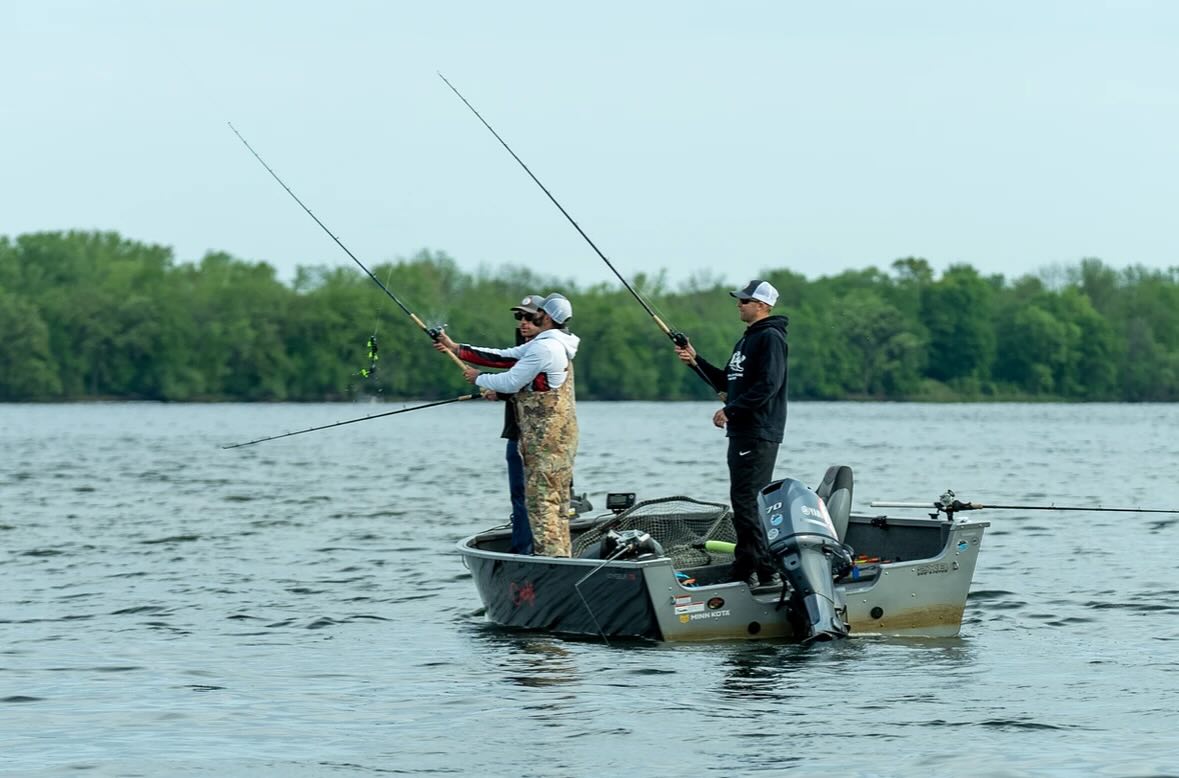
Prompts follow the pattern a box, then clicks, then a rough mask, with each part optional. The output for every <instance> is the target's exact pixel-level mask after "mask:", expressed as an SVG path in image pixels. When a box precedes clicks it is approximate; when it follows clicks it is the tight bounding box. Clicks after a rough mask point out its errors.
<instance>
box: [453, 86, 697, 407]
mask: <svg viewBox="0 0 1179 778" xmlns="http://www.w3.org/2000/svg"><path fill="white" fill-rule="evenodd" d="M438 77H439V78H441V79H442V80H443V82H445V84H446V85H447V86H448V87H450V91H452V92H454V93H455V94H456V95H457V96H458V99H460V100H462V101H463V103H464V104H465V105H466V106H467V107H468V108H470V109H471V113H473V114H475V116H476V117H477V118H478V119H479V121H480V122H482V123H483V126H484V127H486V128H487V129H488V130H489V131H490V132H491V134H492V135H494V136H495V139H496V140H497V141H499V143H500V145H501V146H503V147H504V148H505V149H507V152H508V153H509V154H511V155H512V158H513V159H514V160H516V161H517V162H519V163H520V167H522V168H524V172H525V173H527V174H528V176H529V177H530V178H531V179H532V180H533V181H535V182H536V185H537V186H539V187H540V189H541V191H542V192H544V193H545V194H546V195H548V198H549V199H550V200H552V201H553V205H555V206H557V210H559V211H560V212H561V215H563V216H564V217H565V218H566V219H568V220H569V223H570V224H572V225H573V229H575V230H577V233H578V234H579V235H581V237H583V238H585V242H586V243H588V244H589V245H590V248H592V249H593V250H594V252H595V253H596V254H597V255H598V256H599V257H601V258H602V261H603V262H605V263H606V267H608V268H610V270H611V271H612V272H613V273H614V275H615V276H616V277H617V278H618V280H619V281H621V282H622V285H623V286H624V287H626V291H628V292H630V293H631V295H632V296H633V297H634V298H635V300H636V301H637V302H638V304H639V305H641V306H643V310H645V311H646V312H647V315H649V316H650V317H651V318H652V319H654V320H655V324H656V325H658V327H659V329H661V330H663V334H664V335H666V336H667V337H669V338H670V339H671V342H672V343H674V344H676V345H677V346H679V347H680V348H684V347H686V346H687V345H688V336H687V335H685V334H684V333H682V332H677V331H673V330H672V329H671V328H670V327H668V326H667V325H666V324H664V323H663V319H661V318H659V315H658V314H657V313H655V311H654V310H653V309H652V308H651V306H650V305H648V304H647V301H646V300H644V299H643V298H642V297H641V296H640V295H639V293H638V292H637V291H635V289H634V287H632V286H631V285H630V284H629V283H627V281H626V279H625V278H623V277H622V274H621V273H619V272H618V269H617V268H615V267H614V264H613V263H612V262H611V261H610V260H609V259H607V258H606V255H605V254H603V253H602V250H601V249H599V248H598V246H597V244H595V243H594V242H593V241H592V240H591V239H590V236H589V235H586V234H585V230H583V229H582V228H581V226H580V225H579V224H578V223H577V222H576V221H574V220H573V217H572V216H570V215H569V212H568V211H566V210H565V208H564V207H563V206H562V205H561V204H560V203H559V202H557V198H555V197H553V193H552V192H550V191H549V190H548V187H546V186H545V185H544V184H542V183H541V182H540V179H539V178H537V177H536V175H535V174H534V173H533V172H532V171H531V170H530V169H529V168H528V165H526V164H524V160H522V159H520V157H519V155H517V154H516V152H514V151H512V147H511V146H509V145H508V143H507V141H505V140H504V139H503V138H501V137H500V134H499V133H498V132H496V131H495V128H494V127H492V126H491V125H490V124H488V123H487V120H486V119H484V118H483V115H482V114H480V113H479V112H478V111H477V110H475V106H473V105H471V103H470V101H469V100H467V98H465V97H463V93H462V92H460V91H459V90H458V89H456V88H455V86H454V84H452V83H450V81H449V80H447V78H446V76H444V75H442V73H438ZM689 364H690V365H691V366H692V369H693V370H695V371H696V373H697V374H698V375H699V376H700V377H701V378H703V379H704V383H706V384H708V385H709V386H712V381H710V380H709V379H708V376H707V375H706V374H705V373H704V371H703V370H701V369H700V366H699V365H697V364H696V360H695V359H693V360H692V361H691V362H690V363H689ZM713 388H714V389H715V388H716V387H713Z"/></svg>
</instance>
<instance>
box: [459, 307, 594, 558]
mask: <svg viewBox="0 0 1179 778" xmlns="http://www.w3.org/2000/svg"><path fill="white" fill-rule="evenodd" d="M572 317H573V306H572V305H571V304H570V303H569V301H568V300H567V299H565V297H564V296H563V295H560V294H556V293H553V294H550V295H549V296H548V297H546V298H545V300H544V303H542V304H541V306H540V310H539V311H538V312H537V313H536V314H533V324H534V325H535V328H536V330H537V331H538V332H537V335H536V336H535V337H534V338H533V339H532V340H530V341H528V342H527V343H525V344H523V345H520V346H514V347H512V348H505V349H495V348H484V347H481V346H480V347H478V348H477V350H478V351H479V352H481V353H483V354H494V355H497V356H500V357H503V358H504V359H505V360H512V359H514V360H515V364H513V365H511V367H510V368H509V369H508V370H507V371H506V372H503V373H483V372H481V371H479V370H478V369H476V368H474V367H468V368H466V370H465V371H464V373H465V374H466V377H467V380H468V381H469V382H471V383H473V384H475V385H476V386H478V387H480V388H482V389H484V390H485V391H488V392H497V393H514V394H515V396H514V398H513V402H515V403H516V420H517V422H518V423H519V425H520V443H519V445H520V457H521V458H522V459H523V460H524V494H525V500H526V502H527V505H528V521H529V523H530V524H531V525H532V535H533V545H534V550H535V553H536V554H538V555H540V556H569V555H570V543H569V521H568V519H567V516H568V515H569V492H570V485H571V484H572V482H573V460H574V457H575V456H576V454H577V437H578V433H577V406H576V402H575V400H574V383H573V357H574V356H575V355H576V354H577V347H578V345H579V344H580V342H581V339H580V338H578V337H577V336H576V335H574V334H573V333H571V332H569V331H568V329H567V327H568V324H569V320H570V319H571V318H572ZM439 342H440V343H442V344H443V345H444V346H445V347H447V348H450V349H451V350H452V351H455V353H457V354H458V355H459V357H460V358H462V356H463V353H464V350H470V349H471V347H470V346H466V345H461V346H460V345H458V344H456V343H454V341H452V340H451V339H450V338H449V337H446V336H445V335H443V336H441V337H440V338H439Z"/></svg>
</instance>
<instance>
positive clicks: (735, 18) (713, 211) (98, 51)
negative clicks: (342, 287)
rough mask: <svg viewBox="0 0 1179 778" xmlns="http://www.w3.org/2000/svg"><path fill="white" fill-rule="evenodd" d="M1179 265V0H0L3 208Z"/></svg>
mask: <svg viewBox="0 0 1179 778" xmlns="http://www.w3.org/2000/svg"><path fill="white" fill-rule="evenodd" d="M437 71H441V72H443V73H444V74H445V75H446V76H447V77H448V78H449V79H450V80H451V81H452V82H453V83H454V84H455V85H456V86H457V87H458V88H459V89H460V90H462V91H463V92H464V94H465V95H466V96H467V98H468V99H469V100H470V101H471V102H472V103H473V104H474V105H475V106H476V107H477V108H478V109H479V110H480V112H481V113H482V114H483V115H484V117H485V118H486V119H487V120H488V121H490V122H491V123H492V125H493V126H495V127H496V129H497V130H498V131H499V132H500V134H501V135H503V136H504V138H505V139H506V140H507V141H508V143H509V144H511V145H512V146H513V148H514V149H515V150H516V152H517V153H518V154H519V155H520V156H521V157H522V158H523V159H524V161H525V162H527V163H528V165H529V166H530V167H531V168H532V170H533V172H534V173H536V174H537V176H539V177H540V179H541V180H542V181H543V182H544V183H545V184H546V186H548V188H549V189H550V190H551V191H552V192H553V194H554V195H555V196H556V197H557V198H558V199H559V200H560V201H561V202H562V204H563V205H564V206H565V208H566V209H567V210H568V211H569V212H570V213H571V214H572V215H573V217H574V218H575V219H576V220H577V221H578V222H579V223H580V224H581V226H582V227H583V229H585V230H586V232H587V233H588V234H589V235H590V237H591V238H593V239H594V241H595V242H596V243H597V244H598V246H599V247H600V248H601V249H602V250H603V251H604V252H605V253H606V255H607V256H608V257H610V259H611V260H612V261H613V262H614V264H615V266H616V267H617V268H618V269H619V270H620V271H621V272H622V273H623V274H624V275H626V276H628V277H632V276H633V275H634V274H637V273H639V272H647V273H653V272H657V271H659V270H660V269H665V270H666V271H667V272H668V276H669V278H670V280H671V281H672V282H673V283H674V282H679V281H685V280H687V279H689V278H690V277H692V276H693V275H695V274H700V273H708V274H711V275H712V276H719V277H721V278H724V279H726V280H727V281H729V282H731V283H738V282H743V281H745V280H747V279H748V278H749V277H752V276H754V275H756V274H757V273H758V271H759V270H761V269H764V268H779V267H787V268H790V269H793V270H795V271H797V272H801V273H803V274H805V275H807V276H809V277H812V278H813V277H817V276H819V275H826V274H832V273H836V272H839V271H841V270H844V269H847V268H862V267H867V266H877V267H887V266H888V265H889V264H890V263H891V262H892V260H894V259H896V258H898V257H903V256H911V255H916V256H922V257H925V258H927V259H928V260H929V261H930V262H931V264H932V265H933V266H934V267H935V268H936V269H939V270H940V269H944V268H945V267H947V266H948V265H950V264H952V263H955V262H967V263H970V264H972V265H974V266H975V267H978V268H979V269H981V270H983V271H984V272H997V273H1004V274H1006V275H1008V276H1016V275H1021V274H1023V273H1027V272H1035V271H1036V270H1037V269H1039V268H1042V267H1045V266H1049V265H1052V264H1055V263H1074V262H1076V261H1078V260H1079V259H1081V258H1082V257H1088V256H1096V257H1100V258H1102V259H1104V260H1105V261H1106V262H1108V263H1110V264H1112V265H1114V266H1117V267H1122V266H1125V265H1128V264H1144V265H1147V266H1151V267H1160V268H1162V267H1169V266H1174V265H1179V230H1177V229H1176V226H1175V222H1176V217H1175V212H1176V210H1177V204H1179V142H1177V139H1179V3H1171V2H1158V3H1147V2H1129V1H1127V2H1108V3H1099V2H1084V1H1082V0H1078V1H1076V2H1031V1H1021V2H1001V1H994V0H993V1H991V2H944V0H941V1H931V2H838V3H814V2H809V3H789V2H765V3H754V2H733V3H718V2H715V1H714V2H686V1H684V0H679V1H677V2H658V3H654V2H652V3H641V2H635V1H634V0H630V1H629V2H612V1H610V0H595V1H594V2H592V3H579V4H572V3H554V2H527V3H513V2H499V3H496V2H432V3H430V2H404V3H400V2H375V1H374V2H361V1H359V0H336V1H335V2H330V3H328V2H300V1H299V0H282V1H281V2H277V1H276V2H250V1H249V0H232V1H230V0H224V1H223V0H201V2H182V1H179V0H172V1H169V2H161V1H158V0H152V1H151V2H146V1H141V0H120V1H119V2H97V1H93V2H64V1H63V0H0V87H2V89H0V106H2V108H0V111H2V113H0V119H2V121H0V163H2V164H0V234H3V235H8V236H14V235H17V234H20V233H24V232H30V231H37V230H64V229H73V228H79V229H101V230H116V231H118V232H120V233H122V234H123V235H125V236H126V237H129V238H132V239H135V240H142V241H147V242H154V243H162V244H166V245H169V246H172V247H173V248H174V249H175V252H176V256H177V258H178V259H179V260H182V261H188V260H196V259H199V258H200V257H201V256H202V255H203V254H204V253H205V252H206V251H209V250H223V251H226V252H229V253H231V254H233V255H235V256H238V257H240V258H243V259H249V260H265V261H267V262H270V263H271V264H273V265H275V266H276V267H278V268H279V270H280V272H281V273H282V275H283V277H289V276H290V274H291V272H292V270H293V268H294V267H295V266H296V265H298V264H319V263H328V264H333V265H334V264H342V265H350V264H351V263H350V261H349V260H348V258H347V257H346V256H345V255H344V254H343V252H341V251H340V250H339V249H338V248H337V247H336V246H335V245H334V244H333V243H331V241H330V239H329V238H328V237H327V236H326V235H324V234H323V233H322V232H320V231H319V228H318V227H317V226H316V225H315V223H314V222H313V221H311V219H309V218H308V217H307V215H306V214H305V213H303V212H302V211H301V210H300V209H299V207H298V206H297V205H296V204H295V203H294V201H292V200H291V199H290V198H289V197H288V195H287V194H286V193H285V192H283V190H282V189H281V188H280V187H279V186H278V185H277V184H276V183H275V182H274V181H273V180H272V179H271V178H269V176H268V175H267V174H266V172H265V171H264V170H263V169H262V167H261V166H259V165H258V163H257V162H256V161H255V160H254V159H253V158H252V157H251V156H250V155H249V152H248V151H246V149H245V148H244V147H243V146H242V145H241V144H240V142H239V141H238V140H237V138H236V137H235V136H234V135H233V133H232V132H231V131H230V130H229V128H228V127H227V125H226V123H227V122H229V121H232V122H233V123H234V125H235V126H236V127H237V128H238V130H239V131H241V132H242V134H243V135H244V136H245V137H246V138H247V139H248V140H249V141H250V142H251V144H252V145H253V146H254V147H255V148H256V149H257V150H258V152H259V153H261V154H262V156H263V157H264V158H265V159H266V160H267V162H269V163H270V165H271V167H273V168H274V169H275V171H276V172H277V173H278V174H279V175H280V176H282V177H283V178H284V180H285V181H286V183H287V184H288V185H289V186H290V187H291V188H292V189H293V190H294V191H295V193H296V194H298V195H299V196H300V198H301V199H303V201H304V202H306V203H307V205H308V206H309V207H310V208H311V209H312V210H313V211H314V212H315V213H316V215H317V216H319V217H320V218H321V219H323V221H324V222H325V223H326V224H327V225H328V226H329V227H330V228H331V229H332V230H333V231H334V232H335V233H336V234H337V235H338V236H339V237H340V238H341V239H342V240H343V241H344V243H345V244H346V245H348V247H349V248H351V249H352V251H353V252H354V253H355V254H356V255H357V256H358V257H360V258H361V259H362V261H365V262H366V263H367V264H370V265H375V264H378V263H380V262H383V261H386V260H390V259H395V258H398V257H406V256H410V255H412V254H414V253H416V252H417V251H418V250H420V249H422V248H431V249H438V250H443V251H446V252H447V253H449V254H450V255H451V256H453V257H454V258H455V259H456V260H457V261H458V262H459V264H460V265H461V266H462V267H464V268H466V269H468V270H474V269H476V268H479V267H480V266H484V267H488V268H494V267H496V266H499V265H504V264H515V265H529V266H533V267H535V268H536V269H537V270H538V271H540V272H542V273H545V274H552V275H556V276H559V277H565V278H573V279H576V280H577V281H578V282H581V283H596V282H599V281H611V282H612V281H613V276H612V275H611V274H610V273H609V270H608V269H607V268H606V267H605V266H604V265H603V263H602V262H601V260H599V259H598V258H597V256H596V255H595V254H594V253H593V252H592V250H591V249H590V248H589V246H588V245H586V244H585V243H584V242H583V241H582V239H581V238H580V237H579V236H578V235H577V233H576V232H575V231H574V230H573V228H572V227H571V226H570V225H569V224H568V223H567V222H565V220H564V218H563V217H562V216H561V215H560V213H559V212H558V211H557V210H556V208H554V207H553V205H552V204H551V203H550V202H549V201H548V200H547V198H545V196H544V194H543V193H542V192H541V191H540V190H539V189H538V188H537V187H536V185H535V184H534V183H532V181H531V180H530V179H528V178H527V176H526V175H525V174H524V172H523V171H522V170H520V169H519V167H518V166H517V165H516V163H515V162H514V161H513V160H512V159H511V157H510V156H508V154H507V153H506V152H505V151H504V150H503V149H502V148H501V147H500V146H499V145H498V143H497V142H496V141H495V139H494V138H493V137H492V136H491V135H490V133H488V132H487V130H486V129H484V128H483V126H482V125H480V124H479V123H478V121H477V120H476V119H475V117H474V116H473V115H471V114H470V113H469V112H468V111H467V109H466V108H465V107H464V106H463V105H462V103H460V102H459V101H458V99H457V98H456V97H455V96H454V95H453V94H452V93H451V92H450V91H449V89H447V88H446V86H445V84H443V83H442V82H441V81H440V80H439V78H438V76H437V74H436V72H437Z"/></svg>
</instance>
